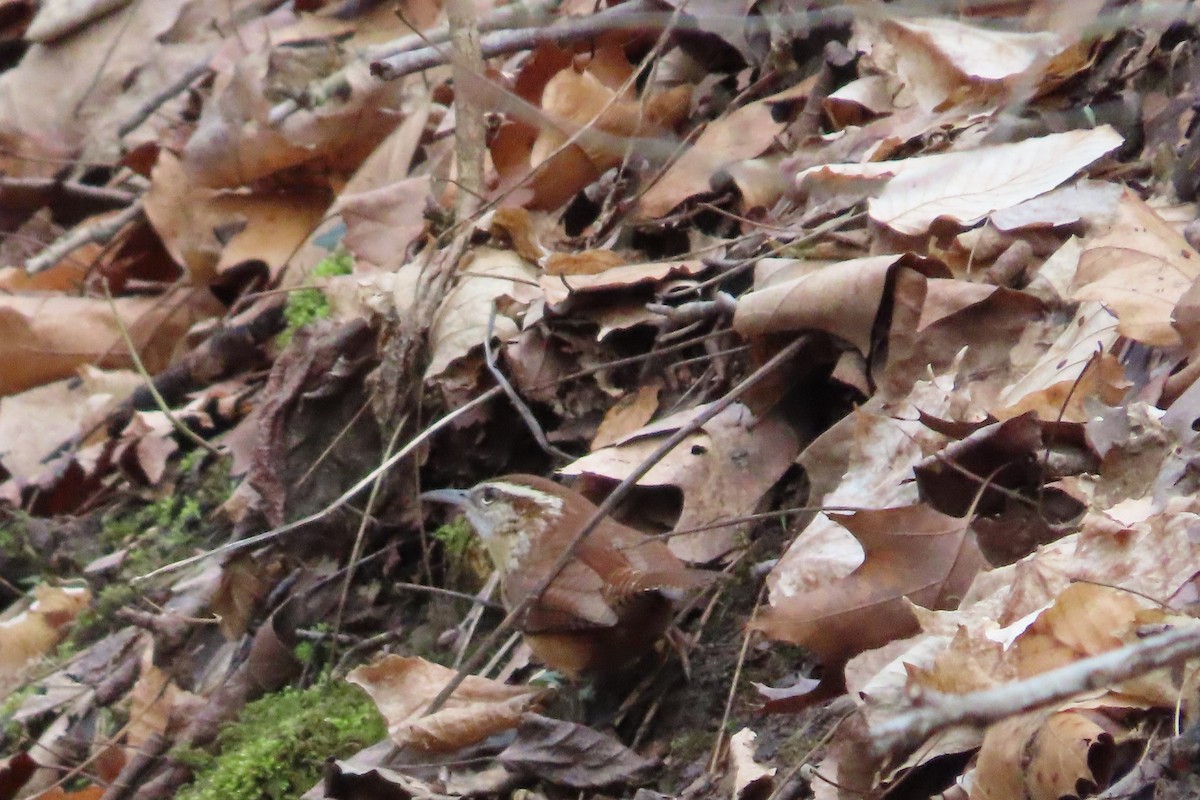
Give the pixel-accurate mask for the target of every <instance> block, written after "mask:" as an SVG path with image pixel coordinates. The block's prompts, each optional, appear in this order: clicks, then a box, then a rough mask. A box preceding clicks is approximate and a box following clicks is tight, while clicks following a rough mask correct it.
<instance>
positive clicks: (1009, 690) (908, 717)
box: [871, 626, 1200, 756]
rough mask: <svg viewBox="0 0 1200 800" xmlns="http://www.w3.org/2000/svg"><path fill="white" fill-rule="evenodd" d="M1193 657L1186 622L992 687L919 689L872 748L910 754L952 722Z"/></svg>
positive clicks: (874, 734)
mask: <svg viewBox="0 0 1200 800" xmlns="http://www.w3.org/2000/svg"><path fill="white" fill-rule="evenodd" d="M1197 657H1200V626H1188V627H1185V628H1177V629H1175V630H1171V631H1166V632H1165V633H1159V634H1155V635H1153V636H1149V637H1147V638H1145V639H1143V640H1142V641H1140V642H1137V643H1135V644H1131V645H1126V646H1125V647H1122V648H1119V649H1117V650H1109V651H1108V652H1107V653H1101V654H1100V655H1098V656H1092V657H1091V658H1085V659H1081V660H1080V661H1076V662H1075V663H1073V664H1069V665H1067V666H1065V667H1060V668H1058V669H1055V670H1051V671H1049V672H1043V673H1040V674H1038V675H1034V676H1033V677H1031V678H1028V679H1026V680H1023V681H1015V682H1013V683H1007V684H1004V685H1003V686H998V687H996V688H995V689H986V690H984V691H980V692H969V693H967V694H945V693H942V692H933V691H922V692H920V694H918V695H917V696H916V697H915V698H914V699H913V708H912V709H911V710H909V711H905V712H903V713H901V714H897V715H896V716H894V717H892V718H891V719H889V720H887V721H886V722H884V723H882V724H881V725H878V726H876V727H875V728H874V729H872V731H871V748H872V750H874V752H875V754H876V755H879V756H886V755H889V754H893V753H901V752H910V751H912V750H913V749H915V748H916V747H917V746H919V745H920V744H921V742H923V741H925V740H926V739H928V738H929V737H930V736H932V735H933V734H935V733H939V732H941V731H944V730H946V729H947V728H951V727H953V726H955V725H975V726H979V727H982V726H985V725H990V724H992V723H993V722H998V721H1000V720H1003V719H1008V718H1009V717H1012V716H1015V715H1017V714H1022V713H1025V712H1027V711H1033V710H1035V709H1038V708H1042V707H1044V706H1048V705H1050V704H1052V703H1057V702H1059V701H1062V700H1066V699H1067V698H1069V697H1071V696H1073V695H1076V694H1080V693H1081V692H1087V691H1091V690H1094V689H1099V688H1101V687H1105V686H1111V685H1113V684H1115V683H1120V682H1121V681H1127V680H1130V679H1131V678H1136V677H1138V676H1141V675H1145V674H1146V673H1147V672H1152V671H1154V670H1156V669H1161V668H1163V667H1167V666H1172V665H1175V664H1180V663H1182V662H1185V661H1189V660H1191V659H1194V658H1197Z"/></svg>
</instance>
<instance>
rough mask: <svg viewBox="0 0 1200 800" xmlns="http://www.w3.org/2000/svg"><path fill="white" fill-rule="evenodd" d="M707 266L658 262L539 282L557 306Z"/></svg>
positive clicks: (548, 300)
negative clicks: (572, 298) (580, 295)
mask: <svg viewBox="0 0 1200 800" xmlns="http://www.w3.org/2000/svg"><path fill="white" fill-rule="evenodd" d="M705 269H707V267H705V266H704V263H703V262H701V261H698V260H696V261H691V260H689V261H659V262H652V263H649V264H626V265H625V266H621V267H613V268H611V269H606V270H604V271H603V272H597V273H595V274H591V275H569V276H568V275H543V276H542V277H541V278H539V279H538V283H539V284H540V285H541V287H542V291H544V292H545V294H546V302H547V303H549V304H550V305H558V304H559V303H561V302H562V301H564V300H566V299H567V298H568V297H570V296H571V295H573V294H576V293H583V292H599V291H606V290H609V289H622V288H626V287H629V286H636V285H638V284H640V283H651V282H655V281H661V280H663V279H664V278H668V277H670V276H673V275H696V274H698V273H700V272H703V271H704V270H705Z"/></svg>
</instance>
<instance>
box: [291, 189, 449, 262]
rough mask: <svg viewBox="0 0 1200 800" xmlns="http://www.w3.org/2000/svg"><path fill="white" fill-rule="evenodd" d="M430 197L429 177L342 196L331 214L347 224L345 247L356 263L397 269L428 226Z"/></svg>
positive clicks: (343, 240) (331, 210)
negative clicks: (427, 209) (338, 215)
mask: <svg viewBox="0 0 1200 800" xmlns="http://www.w3.org/2000/svg"><path fill="white" fill-rule="evenodd" d="M429 194H430V178H429V176H428V175H424V176H419V177H415V178H405V179H402V180H397V181H395V182H393V183H389V184H386V185H384V186H380V187H378V188H374V189H370V190H368V191H364V192H358V193H355V194H347V193H345V192H343V193H342V194H341V195H340V196H339V197H338V199H337V202H336V203H334V205H333V207H332V208H331V209H330V210H329V213H330V214H331V215H333V214H339V213H340V214H341V217H342V220H343V221H344V222H345V223H346V235H345V236H344V237H343V238H342V244H344V245H345V246H346V249H347V250H349V251H350V252H351V253H353V254H354V256H355V258H356V259H360V258H361V259H362V260H363V261H365V262H366V263H367V264H368V265H371V266H375V267H379V268H382V269H394V268H395V267H397V266H398V265H399V264H400V263H402V262H403V260H404V259H405V255H406V253H407V252H408V248H409V245H410V244H412V242H413V241H414V240H415V239H417V237H419V236H420V235H421V234H422V233H423V232H424V231H425V228H426V227H427V226H428V223H427V222H426V220H425V205H426V203H427V202H428V200H429ZM314 227H315V226H314Z"/></svg>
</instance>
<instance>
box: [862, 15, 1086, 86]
mask: <svg viewBox="0 0 1200 800" xmlns="http://www.w3.org/2000/svg"><path fill="white" fill-rule="evenodd" d="M856 41H858V42H859V46H860V47H862V48H864V49H866V50H867V51H868V52H870V53H871V60H872V61H873V62H874V63H875V65H876V66H877V67H880V68H882V69H885V70H889V71H891V70H894V71H895V72H896V73H897V75H898V77H899V78H900V80H901V81H902V82H903V84H904V86H905V87H906V88H907V89H908V91H909V92H911V93H912V95H913V96H914V97H915V98H916V99H917V102H918V103H920V104H921V106H922V107H924V108H927V109H936V108H938V107H940V106H942V105H943V104H950V103H954V104H956V105H959V106H971V105H980V104H983V103H989V102H997V101H999V100H1000V99H1002V98H1003V97H1004V96H1005V95H1007V93H1008V91H1010V90H1011V89H1012V88H1013V87H1014V86H1016V87H1019V88H1020V89H1021V90H1024V91H1027V90H1028V87H1031V86H1032V87H1038V86H1039V84H1040V83H1041V75H1040V70H1041V69H1044V68H1045V66H1046V65H1047V63H1048V62H1049V60H1050V58H1051V57H1052V56H1055V55H1057V54H1058V53H1060V52H1061V51H1062V50H1064V49H1065V48H1066V46H1067V44H1068V43H1067V42H1064V41H1063V40H1061V39H1060V38H1059V37H1058V36H1057V35H1055V34H1052V33H1041V32H1039V33H1025V32H1021V31H1006V30H997V29H995V28H984V27H981V26H979V25H973V24H971V23H969V22H964V21H960V20H953V19H937V18H931V17H916V18H912V19H886V20H883V21H882V22H880V23H879V24H878V25H874V24H871V23H870V22H867V21H866V18H864V21H862V22H860V30H859V33H858V35H857V36H856ZM1018 81H1019V83H1018Z"/></svg>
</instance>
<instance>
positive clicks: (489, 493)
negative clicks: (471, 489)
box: [479, 486, 498, 506]
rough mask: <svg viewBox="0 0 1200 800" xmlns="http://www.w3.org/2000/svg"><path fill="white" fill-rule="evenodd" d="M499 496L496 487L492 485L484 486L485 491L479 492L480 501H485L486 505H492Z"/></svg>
mask: <svg viewBox="0 0 1200 800" xmlns="http://www.w3.org/2000/svg"><path fill="white" fill-rule="evenodd" d="M497 496H498V495H497V493H496V490H495V489H493V488H492V487H490V486H485V487H483V491H481V492H480V493H479V502H480V503H483V504H484V505H485V506H490V505H491V504H492V503H494V502H495V501H496V497H497Z"/></svg>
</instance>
